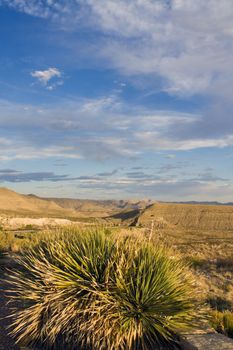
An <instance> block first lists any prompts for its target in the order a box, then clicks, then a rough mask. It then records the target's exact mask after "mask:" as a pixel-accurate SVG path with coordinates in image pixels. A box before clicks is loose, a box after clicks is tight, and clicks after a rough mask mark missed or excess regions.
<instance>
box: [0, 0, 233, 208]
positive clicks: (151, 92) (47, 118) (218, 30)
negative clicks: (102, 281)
mask: <svg viewBox="0 0 233 350" xmlns="http://www.w3.org/2000/svg"><path fill="white" fill-rule="evenodd" d="M232 23H233V4H232V0H221V1H219V0H205V1H203V0H195V1H193V0H166V1H165V0H98V1H97V0H69V1H64V0H0V185H1V186H4V187H9V188H12V189H14V190H16V191H19V192H22V193H35V194H38V195H42V196H61V197H77V198H103V199H106V198H153V199H157V200H171V201H172V200H178V201H184V200H218V201H233V175H232V174H233V116H232V110H233V99H232V90H233V63H232V62H233V25H232Z"/></svg>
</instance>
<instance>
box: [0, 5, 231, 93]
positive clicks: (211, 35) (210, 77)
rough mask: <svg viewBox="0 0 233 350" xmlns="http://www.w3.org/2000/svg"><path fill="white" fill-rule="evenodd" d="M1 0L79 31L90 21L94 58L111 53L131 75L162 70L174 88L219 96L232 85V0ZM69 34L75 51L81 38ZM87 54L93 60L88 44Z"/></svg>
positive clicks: (118, 65) (165, 82)
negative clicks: (96, 33) (76, 41)
mask: <svg viewBox="0 0 233 350" xmlns="http://www.w3.org/2000/svg"><path fill="white" fill-rule="evenodd" d="M1 3H4V4H8V6H11V7H13V8H15V9H17V10H19V11H23V12H26V13H28V14H31V15H34V16H40V17H44V18H48V19H50V20H52V21H53V23H57V24H58V25H59V29H60V30H61V29H62V28H63V29H67V28H69V29H70V30H73V31H77V30H79V28H80V26H85V27H89V28H91V29H92V30H93V31H97V32H98V36H95V43H94V45H95V46H96V52H95V54H94V55H93V57H94V59H95V62H96V59H97V55H99V56H100V58H103V57H104V58H105V59H107V62H106V61H105V62H104V63H105V64H106V63H108V64H109V65H110V66H113V67H115V68H117V69H119V70H120V71H121V72H122V73H124V74H126V75H128V76H135V75H140V76H143V75H146V76H149V75H150V76H151V75H152V76H153V78H152V79H154V80H155V77H156V76H159V77H160V78H162V86H161V89H163V90H165V91H167V92H168V93H170V94H175V95H193V94H210V95H211V96H212V95H214V96H216V95H225V94H227V93H228V94H229V91H231V90H232V87H233V75H232V63H231V61H232V60H231V57H232V56H233V40H232V38H233V26H232V19H233V6H232V0H221V1H219V0H205V1H203V0H195V1H194V0H166V1H165V0H156V1H153V0H118V1H116V0H98V1H96V0H70V1H69V2H68V1H64V0H58V1H51V0H47V1H46V0H45V1H43V2H42V1H37V0H0V4H1ZM70 40H71V41H72V45H73V46H74V51H75V50H76V49H75V48H76V45H77V43H75V42H73V40H72V39H70ZM88 44H91V43H88ZM91 45H93V43H92V44H91ZM89 46H90V45H89ZM88 55H89V57H88V60H89V61H90V51H89V50H88ZM45 72H46V73H45V75H44V72H43V71H42V72H39V73H38V74H40V75H39V76H38V78H39V79H41V82H43V83H45V84H46V83H47V80H46V79H47V77H48V75H49V74H50V72H48V71H45ZM57 73H58V72H57ZM57 73H56V74H57ZM36 74H37V73H36ZM49 76H50V75H49ZM229 98H230V96H229Z"/></svg>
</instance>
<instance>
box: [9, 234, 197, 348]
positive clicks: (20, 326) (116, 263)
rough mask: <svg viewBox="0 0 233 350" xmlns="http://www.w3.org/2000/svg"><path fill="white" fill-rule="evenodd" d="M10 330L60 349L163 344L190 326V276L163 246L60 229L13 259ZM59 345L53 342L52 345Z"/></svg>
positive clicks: (192, 317)
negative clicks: (16, 304)
mask: <svg viewBox="0 0 233 350" xmlns="http://www.w3.org/2000/svg"><path fill="white" fill-rule="evenodd" d="M19 262H20V265H21V269H18V270H17V271H15V272H13V273H12V274H11V276H10V278H9V283H10V284H11V288H12V293H11V297H12V298H17V299H20V300H21V301H23V307H22V308H21V309H18V310H17V311H16V312H15V313H14V315H13V316H12V317H13V325H12V327H13V331H12V334H13V335H14V337H15V338H16V339H17V340H18V342H21V343H23V344H24V345H38V344H43V349H44V348H49V349H50V348H52V347H53V346H54V347H55V348H56V349H57V348H61V349H64V348H65V349H77V348H81V349H82V348H85V349H87V348H90V349H98V350H102V349H108V350H113V349H114V350H123V349H124V350H125V349H128V350H129V349H130V350H131V349H137V350H140V349H143V350H148V349H156V348H157V347H158V346H161V344H166V345H165V349H169V348H170V346H171V347H172V344H173V343H174V339H175V338H176V335H177V334H178V333H179V332H180V331H181V330H184V329H187V328H188V327H190V326H191V325H193V324H194V323H195V320H196V318H195V314H196V313H197V308H196V305H195V301H194V300H193V295H195V293H194V292H193V281H192V278H191V277H190V274H189V272H188V271H187V270H186V268H185V267H184V265H183V264H182V263H181V262H180V261H178V260H177V259H176V258H174V257H173V256H170V255H169V254H168V252H166V250H165V249H164V248H161V247H157V246H153V245H151V244H150V243H148V242H142V241H141V240H140V242H138V241H133V240H131V239H128V238H127V239H118V240H117V241H115V240H114V239H113V238H111V236H109V235H108V236H106V235H105V234H104V233H103V232H99V231H98V230H96V231H95V232H80V233H75V232H73V233H68V234H67V233H65V234H63V235H61V236H60V237H59V239H57V241H55V240H54V241H48V242H44V243H41V244H40V246H38V247H37V248H35V249H34V250H31V251H29V252H28V253H27V254H25V256H24V257H23V258H21V259H20V261H19ZM58 344H59V345H58Z"/></svg>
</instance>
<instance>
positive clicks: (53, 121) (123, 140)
mask: <svg viewBox="0 0 233 350" xmlns="http://www.w3.org/2000/svg"><path fill="white" fill-rule="evenodd" d="M203 118H204V117H203V115H201V114H192V113H181V112H174V111H166V110H156V109H153V108H145V107H142V106H140V105H135V104H134V105H130V104H127V103H125V102H123V101H122V100H120V99H119V98H117V97H114V96H110V97H103V98H99V99H79V100H78V99H77V100H76V101H73V100H67V101H66V102H65V103H62V104H59V105H56V106H54V105H48V106H45V105H44V106H43V108H38V106H33V105H31V106H30V105H27V108H26V109H25V106H24V105H20V104H18V105H17V104H12V103H9V102H6V101H0V130H2V135H1V133H0V143H1V149H0V159H23V158H24V159H32V158H48V157H58V156H59V157H64V158H76V157H84V158H86V159H95V160H104V159H113V158H132V157H139V156H143V155H145V154H146V153H147V152H159V151H167V152H171V151H187V150H195V149H200V148H207V147H208V148H223V147H230V146H233V121H231V124H230V125H229V126H228V130H227V131H226V130H225V127H224V128H222V127H218V128H217V129H216V130H211V131H210V132H208V129H206V130H207V133H206V134H203V133H200V132H199V130H201V131H202V125H203V120H204V119H203ZM6 132H7V135H8V138H6ZM1 136H2V138H1ZM9 140H10V141H9Z"/></svg>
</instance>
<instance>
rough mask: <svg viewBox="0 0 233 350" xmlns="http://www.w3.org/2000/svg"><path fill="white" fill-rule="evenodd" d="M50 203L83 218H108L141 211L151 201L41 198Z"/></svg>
mask: <svg viewBox="0 0 233 350" xmlns="http://www.w3.org/2000/svg"><path fill="white" fill-rule="evenodd" d="M43 199H44V200H47V201H52V202H53V203H56V204H58V205H59V206H60V207H62V208H65V209H72V210H76V211H78V212H79V213H81V214H82V215H83V216H91V217H108V216H111V215H114V214H116V213H119V211H120V212H121V211H125V210H126V211H128V210H139V209H140V210H141V209H144V208H146V207H147V206H148V205H150V204H151V203H154V202H153V201H151V200H138V201H137V200H90V199H72V198H43Z"/></svg>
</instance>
